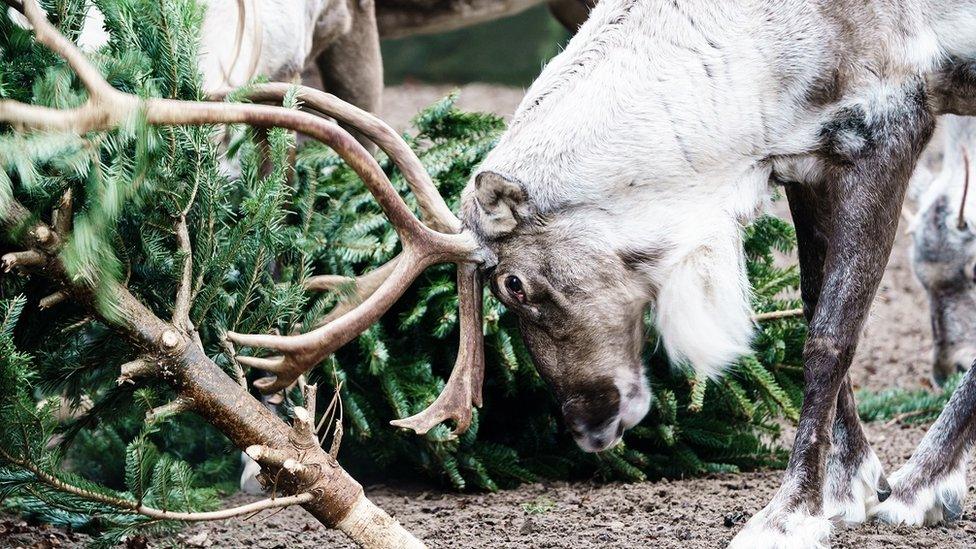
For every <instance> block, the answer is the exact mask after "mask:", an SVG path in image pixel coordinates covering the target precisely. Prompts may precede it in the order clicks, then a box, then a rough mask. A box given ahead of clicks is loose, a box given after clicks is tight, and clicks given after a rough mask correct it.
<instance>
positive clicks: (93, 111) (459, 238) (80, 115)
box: [0, 0, 484, 433]
mask: <svg viewBox="0 0 976 549" xmlns="http://www.w3.org/2000/svg"><path fill="white" fill-rule="evenodd" d="M14 6H15V7H16V8H17V9H23V12H24V14H25V15H26V17H27V19H28V20H29V21H30V23H31V24H32V25H33V26H34V31H35V36H36V38H37V40H38V41H39V42H40V43H42V44H44V45H45V46H47V47H48V48H49V49H51V50H52V51H53V52H54V53H56V54H58V55H59V56H60V57H62V58H63V59H65V61H67V63H68V64H69V65H70V66H71V68H72V69H73V70H74V71H75V73H76V74H77V75H78V78H79V80H80V81H81V82H82V84H83V85H84V86H85V88H86V89H87V90H88V94H89V98H88V100H87V101H86V102H85V103H84V104H83V105H82V106H80V107H77V108H74V109H54V108H47V107H40V106H36V105H28V104H24V103H20V102H17V101H10V100H0V121H4V122H8V123H10V124H13V125H15V126H17V127H20V128H30V129H40V130H51V131H71V132H77V133H84V132H88V131H94V130H107V129H111V128H113V127H116V126H118V125H120V124H122V123H124V122H125V121H126V120H128V119H130V118H132V117H134V116H139V115H141V116H143V117H144V118H145V120H146V122H148V123H149V124H153V125H160V126H184V125H204V124H248V125H251V126H255V127H280V128H285V129H289V130H292V131H296V132H300V133H304V134H306V135H308V136H310V137H312V138H314V139H316V140H318V141H320V142H322V143H324V144H326V145H328V146H329V147H331V148H332V149H333V150H335V151H336V153H337V154H339V156H340V157H342V159H343V160H344V161H345V162H346V163H347V164H348V165H349V166H350V167H351V168H352V169H353V170H354V171H355V172H356V174H357V175H358V176H359V177H360V179H361V180H362V181H363V183H364V184H365V185H366V187H367V188H368V189H369V191H370V193H371V194H372V195H373V197H374V198H375V199H376V201H377V202H378V203H379V205H380V207H381V208H382V210H383V212H384V214H385V215H386V216H387V218H388V219H389V220H390V222H391V223H392V224H393V226H394V228H395V229H396V231H397V234H398V235H399V237H400V240H401V242H402V247H403V251H402V252H401V254H400V255H399V256H397V258H395V259H394V260H392V261H391V262H390V264H388V265H386V266H384V267H381V268H380V269H377V271H374V273H373V274H369V275H366V277H364V278H366V279H367V280H368V281H369V282H370V285H369V287H368V288H366V287H365V285H364V287H363V291H362V292H361V293H360V295H361V297H362V302H361V303H359V304H358V305H355V306H354V307H351V308H349V310H348V311H345V312H344V314H341V315H335V318H334V319H333V320H331V321H330V322H328V323H326V324H325V325H323V326H321V327H319V328H317V329H315V330H313V331H311V332H309V333H306V334H301V335H294V336H276V335H245V334H236V333H228V334H227V337H228V339H229V340H231V341H233V342H234V343H237V344H238V345H244V346H250V347H265V348H269V349H274V350H276V351H279V352H281V353H282V356H281V357H277V358H255V357H244V356H239V357H238V360H239V361H240V362H241V363H242V364H246V365H249V366H253V367H256V368H261V369H264V370H268V371H270V372H272V373H274V374H275V375H276V377H275V378H273V380H270V381H268V382H264V383H262V384H258V387H259V389H261V390H262V391H264V392H275V391H277V390H280V389H282V388H285V387H287V386H289V385H291V384H292V383H293V382H294V381H295V380H297V379H298V377H299V376H300V375H301V374H303V373H305V372H307V371H308V370H310V369H311V368H313V367H314V366H315V365H317V364H318V363H319V362H321V361H322V360H323V359H324V358H326V357H327V356H328V355H330V354H331V353H333V352H335V350H336V349H338V348H339V347H341V346H342V345H344V344H346V343H348V342H349V341H351V340H352V339H354V338H355V337H357V336H358V335H359V334H361V333H362V332H363V331H365V330H366V329H367V328H369V326H370V325H372V324H373V323H374V322H376V321H377V320H379V318H380V317H381V316H382V315H383V313H385V312H386V311H387V310H388V309H389V308H390V307H391V306H392V305H393V304H394V303H395V302H396V300H397V299H399V298H400V296H402V295H403V292H404V291H406V289H407V287H408V286H409V285H410V284H411V283H412V282H413V280H414V279H416V278H417V277H418V276H419V275H420V274H421V273H422V272H423V271H424V270H425V269H426V268H427V267H429V266H431V265H434V264H437V263H446V262H452V263H456V264H458V266H459V269H458V273H459V274H458V276H459V285H458V286H459V291H460V295H459V303H460V305H459V306H460V312H461V333H462V342H461V347H460V351H459V357H458V360H457V363H456V365H455V369H454V372H453V373H452V374H451V377H450V379H449V380H448V384H447V386H446V387H445V389H444V392H443V393H442V394H441V396H440V397H439V398H438V399H437V400H436V401H435V402H434V403H433V405H432V406H431V408H430V409H428V411H426V412H423V413H421V414H419V415H418V416H414V417H413V418H407V419H404V420H400V421H398V422H397V424H398V425H400V426H403V427H408V428H412V429H415V430H417V431H418V432H420V433H423V432H426V431H427V430H428V429H430V428H431V427H432V426H433V425H434V424H436V422H439V421H443V420H446V419H453V420H455V422H456V424H457V429H458V430H459V431H463V430H464V429H466V428H467V426H468V425H469V424H470V419H471V405H472V404H475V405H479V406H480V404H481V382H482V377H483V372H484V365H483V362H484V358H483V357H484V353H483V348H482V346H483V342H482V326H481V299H482V296H481V286H480V283H479V281H478V278H477V268H476V266H475V264H476V263H478V262H479V261H480V256H479V244H478V243H477V241H476V239H475V238H474V237H473V236H472V235H471V234H470V233H467V232H461V222H460V221H459V220H458V218H457V217H456V216H455V215H454V214H453V213H451V211H450V209H449V208H448V207H447V204H446V203H445V202H444V200H443V198H442V197H441V196H440V195H439V194H438V192H437V189H436V187H434V185H433V183H432V182H431V180H430V178H429V176H428V175H427V172H426V170H425V169H424V168H423V165H422V164H421V163H420V160H419V159H418V158H417V157H416V155H415V154H414V153H413V151H411V150H410V148H409V146H408V145H407V144H406V143H405V142H404V141H403V140H402V139H401V138H400V137H399V136H398V135H397V134H396V132H394V131H393V130H392V129H390V127H389V126H387V125H386V124H384V123H383V122H382V121H380V120H379V119H377V118H376V117H374V116H372V115H370V114H369V113H366V112H364V111H362V110H360V109H358V108H356V107H354V106H352V105H350V104H348V103H345V102H343V101H341V100H339V99H338V98H336V97H334V96H331V95H329V94H325V93H323V92H320V91H317V90H313V89H310V88H304V87H298V88H297V92H298V97H299V98H300V99H302V100H303V101H304V102H305V103H306V105H307V106H308V107H311V109H312V110H314V111H317V112H319V113H321V114H325V115H328V116H331V117H334V118H336V119H337V120H339V121H341V122H343V123H345V124H347V125H349V126H351V127H354V128H355V129H357V130H359V131H360V132H361V133H362V134H363V135H365V136H367V137H368V138H370V139H372V140H373V141H374V142H375V143H376V144H377V145H378V146H379V147H380V148H381V149H383V150H384V151H385V152H386V153H387V154H388V155H389V156H390V158H391V159H392V160H393V162H394V163H395V164H396V165H397V166H398V167H399V168H400V170H401V172H402V173H403V175H404V178H405V179H406V180H407V182H408V184H409V185H410V187H411V189H412V190H413V192H414V193H415V194H416V196H417V201H418V204H419V205H420V208H421V210H422V212H423V215H424V219H425V221H426V224H425V223H424V222H421V220H420V219H418V218H417V217H416V216H415V215H414V214H413V213H412V212H411V211H410V209H409V208H408V207H407V205H406V203H405V202H404V201H403V198H402V197H401V196H400V195H399V194H398V193H397V192H396V190H395V189H394V188H393V185H392V184H391V183H390V180H389V179H388V178H387V177H386V175H385V174H384V173H383V170H382V169H381V168H380V166H379V164H377V162H376V160H375V159H374V158H373V157H372V155H370V154H369V153H368V152H367V151H366V149H364V148H363V147H362V145H360V144H359V142H357V141H356V139H355V138H353V137H352V135H351V134H349V132H347V131H346V130H344V129H342V128H341V127H340V126H339V125H338V124H336V123H335V122H332V121H330V120H326V119H325V118H323V117H321V116H316V115H315V114H310V113H308V112H300V111H296V110H293V109H286V108H283V107H280V106H269V105H258V104H239V103H216V102H197V101H180V100H173V99H153V98H151V99H143V98H139V97H137V96H134V95H131V94H127V93H123V92H121V91H119V90H116V89H115V88H113V87H112V86H111V85H110V84H109V83H108V82H107V81H106V80H105V79H104V78H103V77H102V75H101V74H100V73H99V72H98V70H97V69H96V68H95V67H94V66H93V65H92V64H91V63H89V62H88V60H87V59H86V58H85V56H84V55H83V54H82V53H81V52H80V51H79V50H78V49H77V47H75V45H74V44H73V43H72V42H71V41H70V40H68V39H67V38H65V37H64V36H63V35H61V34H60V33H59V32H58V31H57V30H56V29H55V28H54V27H53V26H52V25H51V24H50V22H49V21H48V20H47V18H46V17H45V16H44V13H43V11H42V10H41V8H40V6H39V5H38V4H37V3H36V1H34V0H27V1H24V2H22V3H21V2H14ZM289 89H292V87H291V86H288V85H284V84H267V85H263V86H257V87H255V88H254V89H253V91H252V92H251V98H252V99H254V100H257V101H262V100H280V98H281V97H283V95H284V93H286V92H287V91H288V90H289ZM27 259H29V258H25V260H27ZM435 419H436V421H435Z"/></svg>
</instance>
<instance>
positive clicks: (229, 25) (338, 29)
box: [9, 0, 352, 92]
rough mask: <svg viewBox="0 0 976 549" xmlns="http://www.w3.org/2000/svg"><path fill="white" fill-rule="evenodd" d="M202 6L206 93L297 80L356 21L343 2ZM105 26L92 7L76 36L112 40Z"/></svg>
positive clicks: (272, 0) (97, 43) (83, 40)
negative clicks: (262, 79) (261, 81)
mask: <svg viewBox="0 0 976 549" xmlns="http://www.w3.org/2000/svg"><path fill="white" fill-rule="evenodd" d="M204 5H205V12H204V17H203V24H202V26H201V29H200V72H201V75H202V77H203V81H202V86H203V90H204V91H205V92H212V91H217V90H220V89H222V88H233V87H239V86H242V85H244V84H247V83H248V82H249V81H250V80H251V79H253V78H254V77H256V76H259V75H264V76H267V77H268V78H269V79H270V80H272V81H291V80H294V79H296V78H297V77H299V75H300V74H301V72H302V69H303V68H304V67H305V65H306V63H307V62H308V61H309V60H310V59H312V58H314V56H315V55H316V54H317V53H318V52H319V51H321V50H322V48H324V47H325V46H326V45H327V44H328V42H329V40H330V39H332V38H333V37H335V36H338V35H341V34H344V33H345V32H348V30H349V28H350V25H351V22H352V19H351V14H350V13H349V9H348V5H347V3H346V2H345V1H344V0H301V1H298V0H244V1H243V2H239V1H238V0H207V1H205V2H204ZM242 6H243V7H242ZM9 11H10V13H11V17H12V18H13V19H14V20H15V21H16V22H17V23H18V24H20V25H22V26H24V27H29V25H28V24H27V22H26V20H24V19H23V17H22V16H21V15H20V14H18V13H15V12H13V10H12V9H10V10H9ZM242 22H243V26H241V24H242ZM104 25H105V16H104V15H103V14H102V12H101V11H100V10H99V9H98V8H97V7H95V6H90V7H89V9H88V13H87V15H86V18H85V23H84V25H83V27H82V31H81V34H80V35H79V38H78V45H79V46H80V47H81V48H82V50H84V51H96V50H98V49H99V48H101V47H103V46H105V45H106V44H108V40H109V36H108V33H106V31H105V28H104ZM239 28H240V29H241V31H240V32H239V31H238V29H239ZM235 46H237V47H236V48H235Z"/></svg>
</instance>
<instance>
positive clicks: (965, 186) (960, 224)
mask: <svg viewBox="0 0 976 549" xmlns="http://www.w3.org/2000/svg"><path fill="white" fill-rule="evenodd" d="M962 164H963V169H964V170H965V175H964V177H963V183H962V201H961V202H960V203H959V219H958V220H957V221H956V228H957V229H959V230H960V231H962V230H965V228H966V199H967V198H968V197H969V152H968V151H966V147H962Z"/></svg>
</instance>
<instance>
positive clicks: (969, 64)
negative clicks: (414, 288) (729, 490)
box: [228, 0, 976, 548]
mask: <svg viewBox="0 0 976 549" xmlns="http://www.w3.org/2000/svg"><path fill="white" fill-rule="evenodd" d="M942 114H959V115H973V114H976V2H973V1H971V0H967V1H963V0H830V1H828V0H776V1H772V2H770V1H758V0H741V1H739V2H735V3H734V6H731V7H730V5H729V3H716V2H710V1H707V0H604V1H603V2H600V3H599V4H598V5H597V6H596V7H595V8H594V9H593V11H592V13H591V15H590V17H589V19H588V20H587V21H586V22H585V23H584V24H583V25H582V27H581V28H580V30H579V32H578V34H577V35H576V36H575V37H574V38H573V40H572V41H571V42H570V44H569V45H568V46H567V48H566V49H565V51H563V52H562V53H561V54H560V55H559V56H557V57H556V58H555V59H553V61H552V62H551V63H550V64H549V65H548V66H547V67H546V68H545V69H544V71H543V72H542V74H541V75H540V77H539V78H538V79H537V80H536V82H535V83H534V84H533V85H532V86H531V88H530V89H529V90H528V92H527V94H526V97H525V99H524V100H523V102H522V104H521V105H520V106H519V108H518V110H517V111H516V113H515V116H514V118H513V120H512V123H511V126H510V128H509V130H508V131H507V132H506V133H505V135H504V136H503V137H502V138H501V140H500V141H499V143H498V146H497V147H496V148H495V149H494V150H493V151H492V152H491V153H490V154H489V155H488V157H487V158H486V160H485V161H484V163H483V165H482V166H481V167H480V169H479V170H478V171H477V173H476V174H475V175H474V176H473V178H472V181H471V183H470V184H469V186H468V188H467V189H466V190H465V193H464V196H463V199H462V218H463V222H464V223H463V228H464V229H465V231H464V232H465V234H467V235H468V236H469V237H470V238H473V239H474V240H475V241H476V242H477V243H478V249H477V251H473V252H471V253H472V255H470V256H468V257H467V258H466V261H468V262H471V263H464V265H465V267H464V268H462V270H461V276H460V279H459V280H460V281H461V286H460V291H461V318H462V319H463V320H462V326H461V328H462V333H463V335H464V337H463V343H462V346H461V355H460V356H459V359H458V363H457V365H456V368H455V370H454V372H453V373H452V375H451V377H450V379H449V380H448V383H447V386H446V387H445V390H444V392H443V393H442V395H441V396H440V397H439V398H438V399H437V400H436V401H435V402H434V403H433V404H432V405H431V407H430V408H428V409H427V410H425V411H424V412H421V413H420V414H418V415H417V416H414V417H411V418H404V419H401V420H397V421H396V422H394V424H395V425H399V426H402V427H406V428H411V429H414V430H415V431H417V432H421V433H422V432H426V431H427V430H428V429H430V428H431V427H432V426H434V425H436V424H438V423H439V422H441V421H444V420H454V421H455V424H456V430H458V431H461V430H464V429H465V428H466V427H467V425H468V424H469V423H470V418H471V411H470V406H471V404H475V405H480V390H479V388H480V383H481V379H482V376H483V365H482V361H481V355H480V329H478V327H477V326H478V324H477V323H476V322H475V321H474V320H472V316H475V315H477V314H478V306H477V303H478V302H479V301H478V299H476V296H477V291H476V290H477V285H476V282H475V281H472V280H471V279H470V278H469V277H470V276H473V275H472V274H471V270H470V268H471V265H472V263H474V264H479V265H480V269H479V270H480V271H481V273H482V276H483V277H484V278H485V279H486V280H487V282H488V284H489V286H490V287H491V289H492V291H493V293H494V294H495V295H496V296H497V297H498V298H499V299H501V300H502V301H503V302H504V303H505V304H506V305H507V306H508V307H510V308H511V309H512V310H514V311H515V313H516V314H517V315H518V317H519V319H520V325H521V330H522V334H523V336H524V338H525V341H526V343H527V345H528V347H529V349H530V350H531V352H532V354H533V356H534V358H535V362H536V365H537V367H538V369H539V371H540V373H541V374H542V376H543V377H544V378H545V379H546V380H547V381H548V382H549V384H550V385H551V386H552V388H553V390H554V392H555V394H556V397H557V398H558V400H559V401H560V403H561V405H562V413H563V416H564V419H565V421H566V423H567V424H568V425H569V426H570V428H571V429H572V430H573V432H574V434H575V437H576V440H577V442H578V443H579V445H580V446H581V447H582V448H583V449H585V450H589V451H599V450H603V449H606V448H609V447H610V446H612V445H613V444H615V443H616V442H617V441H619V440H620V437H621V435H622V433H623V431H624V430H625V429H627V428H629V427H631V426H633V425H634V424H636V423H637V422H638V421H639V420H640V419H641V418H642V417H643V416H644V415H645V414H646V412H647V410H648V407H649V404H650V393H649V390H648V387H647V380H646V378H645V376H644V372H643V366H642V364H641V361H640V353H639V351H640V346H641V339H642V334H641V318H642V313H643V312H644V310H645V309H646V308H648V307H651V308H652V309H653V310H654V318H655V323H656V328H657V332H658V333H659V334H660V336H661V339H662V342H663V345H664V347H665V349H666V350H667V352H668V354H669V356H670V357H671V359H672V360H673V361H675V362H677V363H684V364H687V365H689V366H691V367H692V368H694V369H695V370H697V371H699V372H702V373H704V374H706V375H709V376H718V375H720V374H721V373H722V371H723V370H724V368H725V367H726V365H727V364H729V363H730V362H732V361H733V360H735V359H736V357H738V356H739V355H741V354H742V353H744V352H746V351H747V349H748V346H749V342H750V337H751V334H752V323H751V321H750V307H749V291H748V284H747V282H746V277H745V269H744V261H743V252H742V227H743V225H744V224H745V223H747V222H748V221H749V220H750V219H751V218H753V217H754V216H755V215H756V214H757V213H758V212H759V211H761V210H762V209H763V207H764V205H765V203H766V201H767V197H768V196H769V194H770V187H771V185H781V186H782V187H783V189H784V192H785V194H786V196H787V199H788V201H789V205H790V210H791V212H792V216H793V219H794V222H795V225H796V232H797V239H798V253H799V262H800V269H801V275H802V280H801V294H802V298H803V301H804V310H805V315H806V317H807V320H808V323H809V336H808V339H807V342H806V346H805V349H804V361H805V372H804V377H805V380H806V385H805V390H804V403H803V408H802V410H801V417H800V421H799V425H798V427H797V434H796V439H795V441H794V446H793V451H792V453H791V457H790V460H789V463H788V465H787V469H786V472H785V474H784V479H783V483H782V486H781V488H780V489H779V491H778V492H777V494H776V495H775V496H774V497H773V499H772V501H771V502H770V503H769V504H768V505H767V506H766V507H765V508H764V509H762V510H761V511H760V512H759V513H757V514H756V515H755V516H754V517H752V519H750V521H749V522H748V523H747V524H746V526H745V527H744V528H743V529H742V531H741V532H739V533H738V535H737V536H736V537H735V538H734V539H733V541H732V544H731V546H732V547H733V548H747V547H749V548H752V547H789V548H813V547H824V546H826V545H827V544H828V543H829V535H830V531H831V523H832V519H836V520H840V521H844V522H848V523H858V522H863V521H865V520H867V519H868V518H869V517H872V516H873V517H877V518H879V519H880V520H882V521H885V522H890V523H904V524H922V523H935V522H940V521H944V520H951V519H953V518H954V517H955V516H957V515H958V512H959V509H960V502H961V501H962V499H963V496H964V494H965V491H966V483H965V474H964V472H965V466H966V459H967V454H968V452H969V450H970V449H971V447H972V445H973V442H974V439H976V373H974V370H972V369H971V370H970V371H969V373H968V374H967V375H966V377H965V379H964V380H963V381H962V383H961V385H960V387H959V388H958V389H957V391H956V393H955V394H954V395H953V397H952V399H951V400H950V401H949V403H948V404H947V406H946V408H945V410H944V411H943V413H942V415H941V416H940V417H939V419H938V420H937V421H936V422H935V424H934V425H933V426H932V427H931V429H930V431H929V432H928V433H927V435H926V437H925V439H924V440H923V442H922V444H921V445H920V446H919V448H918V449H917V450H916V452H915V453H914V455H913V456H912V457H911V459H910V460H909V461H908V462H907V463H906V464H905V465H904V466H903V467H902V468H901V469H899V470H898V471H896V472H895V473H894V474H892V475H891V477H890V482H889V479H887V478H886V475H885V474H884V471H883V470H882V466H881V463H880V461H879V460H878V458H877V456H876V454H875V453H874V451H873V450H872V449H871V447H870V445H869V443H868V441H867V439H866V437H865V434H864V431H863V429H862V427H861V425H860V422H859V419H858V417H857V411H856V407H855V402H854V395H853V391H852V388H851V382H850V380H849V377H848V374H847V370H848V368H849V366H850V363H851V359H852V357H853V355H854V350H855V347H856V345H857V341H858V338H859V334H860V330H861V328H862V326H863V323H864V319H865V316H866V315H867V312H868V309H869V307H870V304H871V301H872V298H873V296H874V294H875V292H876V290H877V287H878V284H879V282H880V280H881V276H882V273H883V270H884V266H885V263H886V261H887V258H888V255H889V253H890V251H891V246H892V243H893V240H894V236H895V231H896V228H897V224H898V218H899V213H900V211H901V207H902V202H903V200H904V197H905V190H906V187H907V185H908V181H909V178H910V176H911V174H912V171H913V169H914V168H915V165H916V163H917V161H918V158H919V155H920V154H921V151H922V149H923V148H924V147H925V145H926V143H927V142H928V141H929V139H930V137H931V135H932V132H933V128H934V127H935V122H936V118H937V117H938V116H939V115H942ZM391 220H393V221H394V223H396V224H398V227H399V226H401V225H402V226H403V228H402V229H401V232H402V233H403V234H404V235H405V238H406V243H405V245H406V246H407V249H406V250H405V252H404V254H402V255H401V257H399V258H398V259H397V260H395V261H394V262H393V263H391V264H390V265H388V266H386V267H384V268H382V269H380V270H378V271H376V272H374V273H370V274H369V275H364V277H362V279H361V280H356V281H355V285H356V287H357V288H358V289H359V292H357V298H359V299H360V300H361V303H359V304H358V305H355V306H354V308H352V310H351V311H350V312H348V313H347V314H346V315H345V316H343V317H341V318H339V319H337V320H335V321H333V322H332V323H330V324H327V325H325V326H322V327H320V328H317V329H316V330H315V331H313V332H310V333H308V334H303V335H297V336H273V335H245V334H228V339H230V340H231V341H233V342H234V343H236V344H238V345H240V346H258V347H267V348H269V349H274V350H277V351H280V352H281V353H282V356H280V357H277V358H252V357H241V360H246V361H247V362H246V363H247V364H248V365H251V366H254V367H258V368H264V369H267V370H270V371H272V372H273V373H274V374H275V375H276V377H275V379H274V381H272V382H270V383H268V384H267V386H266V388H268V389H274V388H276V387H280V386H285V385H287V384H288V383H290V382H292V381H294V379H296V378H297V377H298V376H299V375H301V373H303V372H305V371H307V370H308V369H309V368H311V367H313V366H314V365H315V364H317V363H318V362H319V361H321V360H322V359H323V358H324V357H326V356H328V354H329V353H331V352H333V351H334V350H335V349H336V348H338V346H340V345H342V344H344V343H345V342H347V341H349V339H350V338H351V337H354V333H358V331H360V330H361V329H362V328H363V326H366V325H368V323H370V322H372V321H374V320H375V319H376V318H379V315H380V314H381V313H382V311H383V310H385V309H386V308H388V307H389V305H390V304H391V303H392V302H393V301H394V300H395V299H396V298H397V297H398V296H399V295H401V294H402V292H403V291H404V290H405V288H406V286H407V284H409V281H410V280H412V279H413V278H414V277H415V276H416V275H417V273H418V272H419V270H421V269H422V268H423V267H424V266H426V265H428V264H430V262H432V261H435V260H436V257H435V256H433V255H430V254H429V253H428V254H426V255H425V254H418V252H417V251H416V250H417V247H418V246H420V245H421V244H422V243H423V242H425V241H426V240H424V239H420V240H417V237H416V236H411V234H412V233H411V230H409V226H408V224H405V222H404V221H403V219H398V218H395V217H394V216H391ZM435 230H437V229H435Z"/></svg>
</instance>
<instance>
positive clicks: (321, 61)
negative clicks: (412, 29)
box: [315, 0, 383, 151]
mask: <svg viewBox="0 0 976 549" xmlns="http://www.w3.org/2000/svg"><path fill="white" fill-rule="evenodd" d="M347 1H348V2H349V11H350V12H351V14H352V26H351V27H350V28H349V31H348V32H346V33H345V34H343V35H342V36H339V37H338V38H337V39H336V40H335V41H333V42H332V43H330V44H329V46H328V47H327V48H326V49H325V50H323V51H322V53H321V54H319V56H318V58H317V59H316V61H315V64H316V65H317V66H318V70H319V76H320V77H321V78H322V84H323V86H324V88H325V90H326V91H328V92H329V93H331V94H333V95H335V96H337V97H339V98H340V99H342V100H344V101H347V102H349V103H352V104H353V105H355V106H357V107H359V108H360V109H362V110H364V111H368V112H371V113H374V114H375V113H378V112H379V110H380V106H381V104H382V100H383V58H382V56H381V54H380V35H379V31H377V29H376V11H375V6H374V3H373V0H347ZM346 129H347V130H349V132H350V133H352V134H353V136H355V137H356V139H357V140H359V142H360V143H362V144H363V145H364V146H366V147H367V148H368V149H369V150H370V151H372V150H374V149H375V145H374V144H373V142H372V141H370V140H369V139H366V138H365V137H364V136H363V135H362V134H361V133H359V132H358V131H357V130H356V128H355V127H352V126H346Z"/></svg>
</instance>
